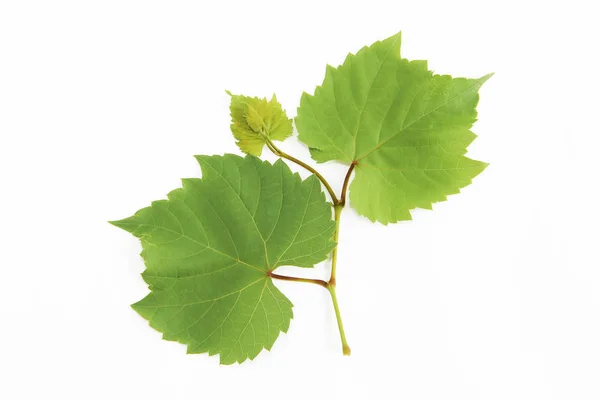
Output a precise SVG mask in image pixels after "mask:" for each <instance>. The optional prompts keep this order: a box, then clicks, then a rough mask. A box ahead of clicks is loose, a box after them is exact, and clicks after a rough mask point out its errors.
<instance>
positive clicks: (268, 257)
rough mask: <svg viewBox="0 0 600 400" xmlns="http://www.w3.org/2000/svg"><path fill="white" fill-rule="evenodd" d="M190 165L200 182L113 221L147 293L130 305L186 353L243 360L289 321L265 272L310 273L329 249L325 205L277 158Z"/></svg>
mask: <svg viewBox="0 0 600 400" xmlns="http://www.w3.org/2000/svg"><path fill="white" fill-rule="evenodd" d="M196 158H197V159H198V162H199V163H200V166H201V168H202V179H184V180H183V188H181V189H176V190H174V191H172V192H171V193H169V195H168V200H160V201H155V202H153V203H152V205H151V206H150V207H147V208H143V209H141V210H139V211H138V212H137V213H135V215H134V216H132V217H130V218H126V219H123V220H120V221H114V222H112V224H114V225H116V226H118V227H120V228H122V229H124V230H126V231H128V232H131V233H132V234H133V235H134V236H136V237H138V238H139V239H140V240H141V242H142V247H143V251H142V257H143V259H144V261H145V264H146V270H145V271H144V273H143V274H142V275H143V277H144V280H145V281H146V282H147V283H148V284H149V286H150V289H151V292H150V294H148V296H146V297H145V298H144V299H142V300H141V301H139V302H137V303H135V304H134V305H133V308H134V309H135V310H136V311H137V312H138V313H139V314H140V315H141V316H142V317H144V318H146V319H147V320H148V321H150V325H151V326H152V327H153V328H155V329H157V330H158V331H160V332H162V333H163V338H164V339H165V340H173V341H178V342H180V343H183V344H186V345H187V349H188V353H206V352H207V353H209V354H210V355H213V354H220V360H221V363H222V364H232V363H234V362H236V361H237V362H240V363H241V362H243V361H244V360H246V359H248V358H249V359H253V358H254V357H256V356H257V355H258V354H259V353H260V352H261V350H262V349H263V348H266V349H271V347H272V346H273V343H274V342H275V340H276V339H277V337H278V336H279V333H280V332H286V331H287V330H288V327H289V324H290V320H291V318H292V303H291V302H290V301H289V300H288V299H287V298H286V297H285V296H284V295H283V294H282V293H281V292H280V291H279V290H278V289H277V288H276V287H275V286H274V285H273V282H272V279H271V277H270V275H269V272H270V271H273V270H274V269H276V268H277V267H279V266H281V265H292V266H298V267H312V266H313V265H314V264H316V263H318V262H320V261H323V260H325V259H326V258H327V255H328V254H329V253H330V252H331V250H332V249H333V248H334V247H335V243H334V241H333V233H334V229H335V223H334V222H333V220H332V216H331V204H330V203H328V202H326V200H325V196H324V194H323V192H322V191H321V186H320V183H319V181H318V179H317V178H316V177H315V176H314V175H313V176H311V177H309V178H308V179H306V180H304V181H303V180H302V179H301V178H300V176H299V175H298V174H293V173H292V172H291V171H290V169H289V168H288V167H287V165H286V164H285V163H284V162H282V161H281V160H279V161H277V162H276V163H275V164H274V165H271V164H270V163H268V162H261V161H260V160H259V159H257V158H255V157H252V156H247V157H246V158H241V157H238V156H234V155H225V156H212V157H209V156H197V157H196Z"/></svg>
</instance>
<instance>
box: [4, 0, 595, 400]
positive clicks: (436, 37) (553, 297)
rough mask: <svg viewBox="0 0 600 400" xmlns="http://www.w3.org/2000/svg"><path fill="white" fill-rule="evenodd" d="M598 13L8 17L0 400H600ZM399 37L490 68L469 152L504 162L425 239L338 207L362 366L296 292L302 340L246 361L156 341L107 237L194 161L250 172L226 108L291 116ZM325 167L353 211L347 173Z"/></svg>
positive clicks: (124, 252) (381, 5) (544, 4)
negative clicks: (248, 99)
mask: <svg viewBox="0 0 600 400" xmlns="http://www.w3.org/2000/svg"><path fill="white" fill-rule="evenodd" d="M592 4H593V2H592V1H587V2H586V1H561V2H553V1H539V2H536V1H523V0H521V1H514V2H512V1H495V2H484V1H470V2H469V1H440V2H433V1H415V0H411V1H389V2H383V1H375V0H369V1H361V2H352V1H347V0H346V1H336V2H329V1H323V0H320V1H308V0H303V1H298V2H286V1H273V2H267V1H257V0H254V1H243V2H241V1H240V2H234V1H222V2H220V1H207V2H200V1H190V2H180V1H172V2H167V1H164V2H158V1H148V0H145V1H122V0H119V1H70V2H69V1H39V2H31V1H17V0H15V1H1V2H0V177H1V179H0V191H1V197H0V204H1V207H0V235H1V236H2V238H1V243H2V244H1V247H0V268H1V270H0V272H1V275H0V276H1V277H0V369H1V371H0V398H2V399H7V400H13V399H15V400H16V399H54V398H57V399H67V400H68V399H102V400H104V399H147V400H151V399H165V398H170V399H242V398H243V399H255V398H256V399H307V398H310V399H322V398H323V399H325V398H327V399H337V398H339V399H348V398H365V399H410V400H420V399H423V400H425V399H427V400H430V399H431V400H434V399H435V400H440V399H444V400H445V399H460V400H476V399H477V400H496V399H498V400H506V399H511V400H517V399H523V400H525V399H526V400H534V399H543V400H553V399H561V400H562V399H565V400H567V399H577V400H587V399H595V400H597V399H598V398H600V256H599V255H598V239H600V234H599V232H598V226H599V225H600V212H599V209H600V207H599V205H598V196H597V194H598V193H597V186H598V172H600V168H599V167H598V163H597V161H596V159H597V153H598V144H599V140H598V135H599V134H600V131H599V129H598V113H599V111H598V110H599V106H600V102H599V100H598V93H599V89H600V85H599V79H598V70H599V69H600V63H599V61H598V58H597V54H598V50H597V39H598V37H600V36H599V35H600V32H599V29H598V25H597V12H596V11H594V9H593V7H592ZM398 30H402V31H403V44H402V53H403V56H404V57H406V58H409V59H428V60H429V63H430V64H429V65H430V67H431V68H432V69H433V70H435V71H436V72H438V73H448V74H452V75H454V76H467V77H479V76H481V75H484V74H486V73H488V72H495V73H496V75H495V76H494V77H493V78H492V79H491V80H490V81H488V83H486V84H485V86H484V87H483V88H482V90H481V102H480V106H479V113H480V114H479V119H480V120H479V122H477V124H476V126H475V128H474V130H475V132H476V133H477V134H479V138H478V139H477V140H476V141H475V142H474V144H473V145H472V146H471V148H470V152H469V154H470V155H471V156H472V157H473V158H476V159H481V160H485V161H488V162H490V163H491V165H490V167H488V169H487V170H486V171H485V172H484V173H483V174H482V175H481V176H480V177H478V178H477V179H476V180H475V181H474V184H473V185H472V186H471V187H469V188H467V189H465V190H464V191H463V193H462V194H460V195H457V196H452V197H451V198H450V200H449V201H448V202H446V203H442V204H438V205H436V206H435V207H434V211H423V210H418V211H416V212H415V213H414V221H412V222H406V223H400V224H396V225H393V226H388V227H384V226H382V225H379V224H372V223H370V222H369V221H368V220H366V219H363V218H359V217H358V216H357V215H356V213H355V212H354V211H353V210H351V209H347V210H346V211H345V212H344V215H343V220H342V233H341V238H340V243H341V244H340V259H339V276H338V284H339V286H338V294H339V297H340V302H341V307H342V314H343V317H344V320H345V324H346V330H347V334H348V339H349V342H350V345H351V346H352V350H353V353H352V356H351V357H342V356H341V349H340V344H339V339H338V333H337V328H336V325H335V319H334V317H333V311H332V307H331V303H330V301H329V299H328V295H327V292H326V291H324V290H323V289H322V288H320V287H317V286H314V287H313V286H311V285H303V284H298V283H288V282H283V283H282V282H277V286H278V287H280V288H281V289H282V290H283V291H284V292H285V293H286V294H287V295H288V296H289V297H290V299H291V300H292V301H293V303H294V304H295V308H294V310H295V318H294V320H293V321H292V325H291V328H290V330H289V333H288V334H287V335H282V336H281V337H280V339H279V340H278V341H277V342H276V344H275V346H274V348H273V350H272V351H271V352H266V351H265V352H263V353H262V354H261V355H260V356H259V357H258V358H257V359H256V360H255V361H253V362H246V363H244V364H243V365H241V366H239V365H236V366H229V367H226V366H219V365H218V358H217V357H208V356H206V355H193V356H191V355H186V354H185V348H184V346H182V345H179V344H177V343H172V342H165V341H162V340H160V334H159V333H158V332H156V331H154V330H152V329H151V328H149V327H148V326H147V323H146V321H145V320H143V319H142V318H141V317H139V316H138V315H137V314H136V313H135V312H134V311H133V310H132V309H131V308H130V307H129V304H130V303H133V302H135V301H137V300H138V299H140V298H141V297H143V296H144V295H145V294H146V293H147V289H146V287H145V285H144V283H143V282H142V279H141V278H140V276H139V273H140V272H141V271H142V270H143V263H142V260H141V259H140V258H139V256H138V253H139V251H140V245H139V243H138V241H137V240H136V239H135V238H133V237H132V236H131V235H129V234H127V233H126V232H123V231H120V230H118V229H116V228H115V227H113V226H111V225H109V224H108V223H106V221H107V220H110V219H118V218H123V217H126V216H129V215H131V214H132V213H133V212H135V211H136V210H137V209H139V208H141V207H144V206H146V205H148V204H149V202H150V201H151V200H155V199H160V198H164V196H165V194H166V193H167V192H169V191H170V190H172V189H174V188H176V187H178V186H179V184H180V181H179V178H181V177H195V176H199V167H198V165H197V164H196V162H195V160H194V158H193V157H192V155H193V154H222V153H224V152H233V153H237V152H238V150H237V148H236V146H235V144H234V142H233V139H232V137H231V135H230V132H229V127H228V126H229V116H228V96H227V95H226V94H225V89H229V90H231V91H233V92H235V93H244V94H249V95H259V96H270V95H271V94H272V93H273V92H276V93H277V96H278V98H279V99H280V101H281V102H282V103H283V105H284V107H285V108H286V109H287V110H288V112H289V114H290V115H292V116H293V115H295V109H296V107H297V105H298V103H299V99H300V94H301V93H302V91H308V92H312V91H313V90H314V87H315V86H316V85H317V84H319V83H321V81H322V79H323V76H324V71H325V69H324V68H325V64H326V63H329V64H333V65H338V64H339V63H340V62H341V61H342V60H343V58H344V57H345V55H346V54H347V53H348V52H349V51H352V52H355V51H356V50H358V49H359V48H360V47H362V46H363V45H365V44H370V43H372V42H374V41H376V40H378V39H383V38H386V37H388V36H390V35H392V34H394V33H396V32H397V31H398ZM281 147H282V149H284V150H286V151H288V152H289V153H293V154H294V155H296V156H298V157H300V158H303V159H305V160H306V159H309V155H308V152H307V150H306V149H305V147H304V146H303V145H301V144H299V143H298V142H297V140H296V139H291V140H289V141H288V142H286V143H283V144H282V145H281ZM268 158H269V159H271V160H273V157H268ZM319 169H320V170H321V171H322V172H323V173H324V174H325V175H326V176H327V177H328V178H329V180H330V181H332V182H336V184H335V187H336V190H338V191H339V189H340V186H341V181H342V178H343V174H344V172H345V168H343V167H342V166H340V165H335V164H328V165H322V166H320V167H319ZM284 272H290V271H284ZM302 272H303V271H300V272H297V271H293V273H295V274H301V273H302ZM305 274H306V275H307V276H308V275H310V276H314V277H320V278H326V277H327V266H325V265H319V266H318V267H317V268H316V269H315V270H314V271H308V272H305Z"/></svg>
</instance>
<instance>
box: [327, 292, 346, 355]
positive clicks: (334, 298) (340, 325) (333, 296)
mask: <svg viewBox="0 0 600 400" xmlns="http://www.w3.org/2000/svg"><path fill="white" fill-rule="evenodd" d="M328 289H329V294H331V301H332V302H333V308H334V309H335V317H336V319H337V323H338V328H339V330H340V339H341V340H342V353H343V354H344V355H345V356H349V355H350V346H348V341H347V340H346V333H345V332H344V324H343V323H342V315H341V314H340V307H339V306H338V301H337V296H336V294H335V285H330V286H329V288H328Z"/></svg>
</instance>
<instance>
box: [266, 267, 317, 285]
mask: <svg viewBox="0 0 600 400" xmlns="http://www.w3.org/2000/svg"><path fill="white" fill-rule="evenodd" d="M267 275H269V276H270V277H271V278H275V279H281V280H282V281H293V282H306V283H314V284H315V285H320V286H323V287H324V288H326V289H327V288H329V283H328V282H325V281H323V280H321V279H310V278H297V277H295V276H285V275H279V274H276V273H274V272H270V271H269V272H268V273H267Z"/></svg>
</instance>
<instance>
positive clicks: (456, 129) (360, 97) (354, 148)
mask: <svg viewBox="0 0 600 400" xmlns="http://www.w3.org/2000/svg"><path fill="white" fill-rule="evenodd" d="M400 42H401V39H400V33H398V34H396V35H394V36H392V37H390V38H388V39H386V40H383V41H380V42H376V43H374V44H373V45H371V46H369V47H363V48H362V49H361V50H360V51H358V52H357V53H356V54H355V55H354V54H349V55H348V56H347V57H346V60H345V61H344V63H343V64H342V65H341V66H339V67H338V68H333V67H331V66H327V71H326V75H325V79H324V81H323V84H322V85H321V86H319V87H317V88H316V90H315V93H314V95H309V94H307V93H304V94H303V95H302V99H301V102H300V107H299V108H298V116H297V117H296V128H297V130H298V134H299V136H298V138H299V139H300V140H301V141H302V142H304V143H305V144H306V145H308V147H309V148H310V151H311V155H312V157H313V158H314V159H315V160H316V161H318V162H325V161H329V160H338V161H341V162H343V163H347V164H354V165H355V177H354V179H353V181H352V183H351V185H350V202H351V205H352V207H354V208H355V209H356V210H357V212H358V213H359V214H361V215H364V216H366V217H368V218H369V219H370V220H372V221H379V222H381V223H383V224H387V223H390V222H397V221H400V220H409V219H411V214H410V211H409V210H411V209H414V208H417V207H418V208H425V209H431V206H432V204H433V203H435V202H439V201H444V200H446V196H448V195H450V194H455V193H458V192H459V190H460V188H462V187H465V186H467V185H469V184H470V183H471V180H472V179H473V178H474V177H475V176H477V175H478V174H479V173H481V172H482V171H483V170H484V169H485V167H486V166H487V164H486V163H484V162H480V161H475V160H472V159H470V158H467V157H465V155H464V154H465V153H466V151H467V146H468V145H469V144H470V143H471V142H472V141H473V140H474V139H475V137H476V136H475V134H474V133H473V132H472V131H471V127H472V125H473V123H474V122H475V121H476V118H477V112H476V106H477V103H478V101H479V94H478V90H479V88H480V87H481V85H482V84H483V83H484V82H485V81H486V80H487V79H488V78H489V77H490V76H491V74H490V75H486V76H484V77H482V78H479V79H465V78H452V77H450V76H448V75H434V74H433V73H432V72H431V71H429V70H428V69H427V62H426V61H408V60H406V59H403V58H401V57H400Z"/></svg>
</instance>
